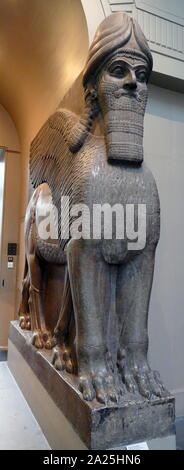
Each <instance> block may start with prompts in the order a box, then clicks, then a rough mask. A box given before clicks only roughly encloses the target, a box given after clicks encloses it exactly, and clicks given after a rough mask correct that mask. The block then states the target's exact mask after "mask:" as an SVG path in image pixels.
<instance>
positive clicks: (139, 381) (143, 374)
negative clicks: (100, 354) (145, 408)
mask: <svg viewBox="0 0 184 470" xmlns="http://www.w3.org/2000/svg"><path fill="white" fill-rule="evenodd" d="M118 368H119V372H120V374H121V376H122V380H123V383H124V384H125V386H126V389H127V391H128V392H130V393H136V392H139V393H140V395H142V396H143V397H145V398H148V399H150V398H151V397H152V396H153V395H155V396H157V397H160V398H161V397H165V396H166V395H168V391H167V390H166V388H165V387H164V385H163V383H162V382H161V379H160V374H159V373H158V372H157V371H153V370H151V369H150V367H149V364H148V362H147V359H144V360H143V358H142V357H141V360H139V359H138V358H137V357H136V353H135V352H134V353H131V354H130V353H129V357H127V358H126V357H125V356H124V354H122V358H121V359H120V358H119V360H118Z"/></svg>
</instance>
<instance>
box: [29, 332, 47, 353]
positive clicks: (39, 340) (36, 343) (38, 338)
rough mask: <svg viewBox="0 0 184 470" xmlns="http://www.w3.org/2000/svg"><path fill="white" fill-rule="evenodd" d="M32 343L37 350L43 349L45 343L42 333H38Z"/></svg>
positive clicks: (34, 335)
mask: <svg viewBox="0 0 184 470" xmlns="http://www.w3.org/2000/svg"><path fill="white" fill-rule="evenodd" d="M31 343H32V344H33V346H35V348H37V349H43V346H44V343H43V339H42V334H41V332H38V331H37V332H36V333H34V334H33V336H32V339H31Z"/></svg>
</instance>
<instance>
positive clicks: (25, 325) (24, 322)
mask: <svg viewBox="0 0 184 470" xmlns="http://www.w3.org/2000/svg"><path fill="white" fill-rule="evenodd" d="M19 326H20V328H22V330H31V319H30V315H29V314H28V313H27V314H21V315H20V318H19Z"/></svg>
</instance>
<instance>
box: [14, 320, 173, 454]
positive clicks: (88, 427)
mask: <svg viewBox="0 0 184 470" xmlns="http://www.w3.org/2000/svg"><path fill="white" fill-rule="evenodd" d="M31 336H32V333H31V332H28V331H23V330H21V328H19V326H18V322H17V321H14V322H11V326H10V332H9V354H8V364H9V368H10V370H11V372H12V374H13V375H14V377H15V379H16V381H17V383H18V385H19V387H20V388H21V390H22V392H23V394H24V396H25V398H26V400H27V401H28V403H29V405H30V407H31V408H32V411H33V414H34V415H35V417H36V419H37V421H38V422H39V424H40V426H41V427H42V429H43V432H44V434H45V436H46V438H47V440H48V442H49V444H50V445H51V448H52V449H64V450H67V449H73V450H80V449H103V450H104V449H108V448H112V447H113V448H123V446H125V445H126V444H131V443H134V442H138V441H147V442H148V441H152V442H154V441H155V439H157V441H158V439H159V438H166V437H168V438H169V436H170V438H171V439H172V436H173V437H174V436H175V429H174V420H175V411H174V409H175V403H174V398H173V397H172V396H170V395H168V396H167V397H165V398H164V399H156V398H153V399H152V400H151V401H148V400H146V399H143V398H142V397H141V396H140V395H138V394H137V395H132V396H131V395H130V394H127V395H126V396H124V397H122V398H121V400H120V402H119V403H118V404H117V405H112V406H108V407H104V406H102V405H100V404H99V403H98V402H97V401H96V400H94V401H93V402H92V403H90V402H86V401H85V400H83V397H82V395H81V393H80V392H79V390H78V386H77V378H76V377H74V376H71V375H69V374H67V373H65V372H62V373H61V372H58V371H57V370H56V369H55V368H54V367H53V365H52V364H51V362H50V357H51V354H50V352H46V351H41V352H40V351H37V350H36V348H35V347H34V346H32V344H31ZM170 438H169V439H170ZM166 441H168V439H166V440H163V439H162V442H166ZM155 442H156V441H155ZM159 442H161V440H159ZM168 442H169V441H168ZM172 442H173V441H172Z"/></svg>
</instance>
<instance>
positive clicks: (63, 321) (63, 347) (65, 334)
mask: <svg viewBox="0 0 184 470" xmlns="http://www.w3.org/2000/svg"><path fill="white" fill-rule="evenodd" d="M54 336H55V339H56V347H55V348H54V349H53V353H52V364H54V365H55V367H56V369H58V370H63V369H65V370H66V371H67V372H69V373H72V372H74V371H75V369H76V367H75V351H74V340H75V320H74V312H73V302H72V295H71V288H70V279H69V274H68V268H67V266H66V272H65V283H64V291H63V299H62V307H61V311H60V315H59V319H58V322H57V325H56V328H55V331H54Z"/></svg>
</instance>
